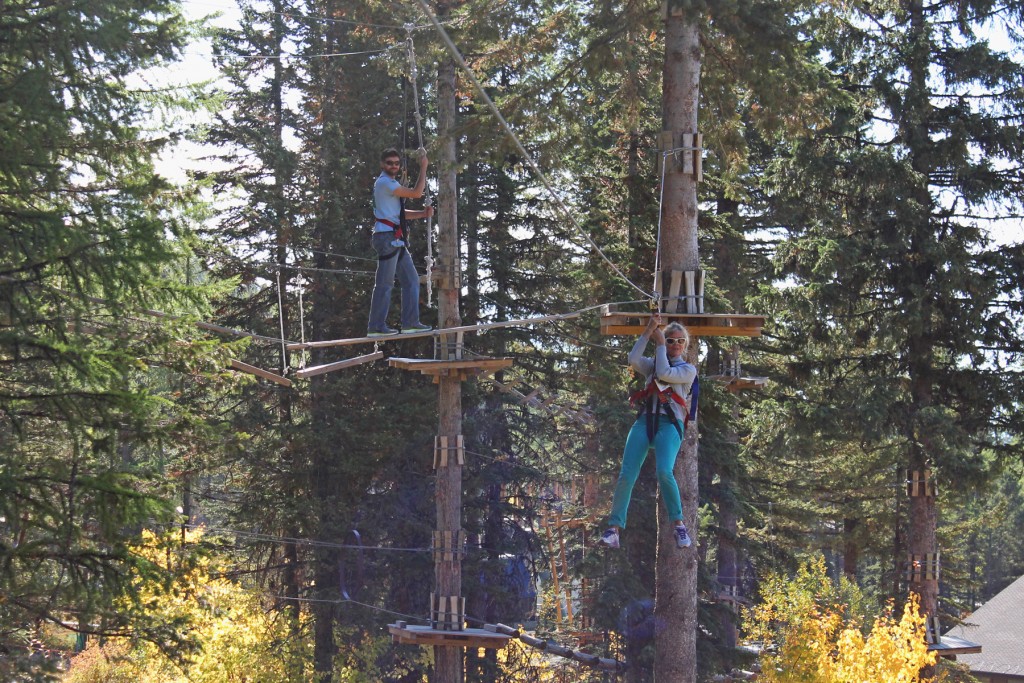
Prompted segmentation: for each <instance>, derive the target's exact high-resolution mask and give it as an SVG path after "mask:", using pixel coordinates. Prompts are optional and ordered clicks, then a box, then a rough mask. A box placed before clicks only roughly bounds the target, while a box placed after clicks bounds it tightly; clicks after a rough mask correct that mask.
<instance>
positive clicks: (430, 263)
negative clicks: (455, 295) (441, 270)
mask: <svg viewBox="0 0 1024 683" xmlns="http://www.w3.org/2000/svg"><path fill="white" fill-rule="evenodd" d="M415 28H416V27H415V26H413V25H412V24H406V25H405V31H406V43H407V45H408V53H409V80H410V81H411V82H412V102H413V107H412V116H413V119H414V120H415V121H416V144H417V146H418V147H419V149H420V150H423V149H424V148H423V126H422V121H423V117H422V116H421V115H420V96H419V85H418V82H419V72H418V70H417V69H416V48H415V46H414V45H413V42H412V32H413V30H414V29H415ZM428 206H430V195H429V194H427V187H426V184H424V186H423V207H424V208H426V207H428ZM432 222H433V221H432V220H431V217H430V216H427V256H426V259H424V260H425V263H426V267H427V306H431V305H433V304H432V302H433V298H434V283H433V277H432V274H433V271H434V247H433V244H434V239H433V237H434V235H433V228H432Z"/></svg>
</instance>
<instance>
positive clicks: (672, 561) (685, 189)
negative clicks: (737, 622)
mask: <svg viewBox="0 0 1024 683" xmlns="http://www.w3.org/2000/svg"><path fill="white" fill-rule="evenodd" d="M700 66H701V54H700V33H699V30H698V27H697V23H696V20H695V18H694V17H690V16H688V15H686V14H678V15H676V14H675V11H674V10H672V11H669V15H668V16H667V18H666V20H665V65H664V71H663V96H664V102H663V109H662V125H663V128H664V130H665V131H671V132H672V134H673V136H672V137H673V140H674V143H673V147H675V146H678V145H679V144H680V140H681V134H683V133H696V132H697V96H698V87H699V84H700ZM673 162H674V158H673V157H672V156H670V157H668V158H667V159H666V163H668V164H669V166H668V168H667V169H666V172H665V188H664V203H663V206H662V212H663V213H662V242H661V254H662V271H663V273H668V272H670V271H672V270H697V269H698V267H699V261H698V256H697V183H696V177H695V176H694V175H691V174H684V173H682V172H681V171H680V170H679V168H678V167H677V166H675V164H674V163H673ZM695 341H696V340H695ZM687 360H688V361H689V362H691V363H696V360H697V345H696V343H694V344H693V345H691V348H690V351H689V353H688V354H687ZM675 476H676V481H677V482H678V483H679V492H680V495H681V498H682V502H683V517H684V519H685V522H686V525H687V528H689V530H690V535H691V537H693V538H694V545H692V546H690V547H689V548H685V549H680V548H677V547H676V544H675V539H674V538H673V534H672V524H671V522H670V521H669V520H668V519H667V518H666V516H665V514H664V511H663V510H662V506H659V507H658V510H659V520H660V521H659V529H660V533H659V541H658V562H657V576H656V579H655V607H654V615H655V619H656V621H657V622H658V623H659V624H663V625H664V628H660V629H658V631H657V633H656V635H655V641H654V642H655V660H654V676H655V680H657V681H659V682H665V683H668V682H671V683H693V682H694V681H696V677H697V546H696V538H697V425H696V424H690V425H689V427H688V428H687V430H686V437H685V439H684V440H683V445H682V449H681V451H680V455H679V458H678V459H677V461H676V467H675Z"/></svg>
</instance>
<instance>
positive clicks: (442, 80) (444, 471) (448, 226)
mask: <svg viewBox="0 0 1024 683" xmlns="http://www.w3.org/2000/svg"><path fill="white" fill-rule="evenodd" d="M437 90H438V92H437V127H438V142H439V147H440V149H439V150H438V159H437V173H438V176H437V178H438V195H437V199H438V215H437V230H438V236H437V251H438V261H439V262H440V266H441V268H443V269H444V272H446V273H450V274H452V275H453V277H452V278H449V279H447V280H446V281H445V282H444V283H443V285H442V286H441V288H440V290H439V292H438V296H437V304H438V324H439V326H440V327H443V328H449V327H458V326H459V325H461V324H462V317H461V313H460V311H459V290H458V288H456V287H455V286H454V283H455V282H456V281H457V280H458V279H459V278H458V276H457V274H458V268H459V236H458V229H457V225H458V211H457V205H458V196H457V190H456V159H455V137H454V134H453V132H452V131H453V129H454V128H455V125H456V120H455V116H456V103H455V63H454V62H453V61H452V60H450V59H448V60H445V61H443V62H442V63H441V64H440V65H439V66H438V74H437ZM445 285H447V286H445ZM460 341H461V340H460ZM437 409H438V430H437V433H438V436H439V437H442V438H445V439H448V440H449V442H452V443H457V442H459V440H460V439H461V434H462V383H461V380H460V376H459V375H458V374H450V373H449V374H444V375H441V376H440V377H438V383H437ZM449 455H450V454H449ZM438 465H439V466H438V468H437V476H436V491H435V496H436V505H435V507H436V511H437V530H438V531H439V532H440V533H442V534H444V533H448V534H453V535H454V536H455V537H456V538H458V537H460V536H461V535H460V533H459V532H460V531H461V529H462V464H461V463H460V462H459V459H458V458H452V457H449V458H447V463H446V464H443V465H442V464H440V463H438ZM434 593H435V594H436V595H438V596H444V597H447V598H448V600H449V607H450V606H451V604H452V603H454V604H456V605H461V603H462V599H461V596H462V561H461V556H458V555H457V556H456V561H454V562H444V561H437V560H435V563H434ZM461 628H462V624H461V622H460V623H459V625H458V629H455V630H461ZM462 657H463V649H462V648H461V647H444V646H440V645H436V646H434V681H435V682H436V683H462V680H463V667H462Z"/></svg>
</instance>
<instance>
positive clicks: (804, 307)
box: [772, 1, 1024, 615]
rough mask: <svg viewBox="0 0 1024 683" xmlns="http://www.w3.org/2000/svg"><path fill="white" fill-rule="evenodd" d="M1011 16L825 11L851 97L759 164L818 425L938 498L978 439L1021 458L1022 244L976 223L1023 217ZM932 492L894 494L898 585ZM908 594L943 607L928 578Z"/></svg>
mask: <svg viewBox="0 0 1024 683" xmlns="http://www.w3.org/2000/svg"><path fill="white" fill-rule="evenodd" d="M1021 10H1022V7H1021V6H1020V5H1019V4H1018V3H991V2H983V3H975V2H958V3H954V4H952V5H932V6H925V5H924V4H923V3H920V2H916V1H912V2H901V3H884V4H872V5H870V6H869V5H856V6H854V7H853V8H852V12H851V13H850V14H848V15H845V14H844V15H839V16H837V19H836V21H835V22H834V23H833V24H832V25H831V26H830V27H826V28H827V29H828V30H826V31H825V32H823V33H822V34H821V35H822V36H823V38H822V40H823V44H824V45H827V46H828V50H829V53H830V55H831V61H830V62H829V63H828V67H829V68H830V69H831V70H832V71H834V72H835V73H836V74H837V75H838V76H839V77H840V78H841V79H843V81H844V82H845V83H846V87H847V88H848V90H849V91H850V92H851V93H854V94H856V100H855V102H854V104H853V106H850V107H848V108H847V110H846V113H847V116H846V117H845V119H837V120H836V121H834V125H833V126H830V127H829V128H826V129H823V130H822V131H821V134H819V136H817V137H816V138H814V139H811V140H807V141H806V142H805V143H803V144H801V145H799V146H794V147H793V148H792V151H791V155H790V158H789V159H788V160H787V161H780V163H779V164H778V166H777V167H776V169H775V170H773V172H772V175H773V178H774V180H773V184H774V185H775V186H776V187H777V188H778V190H779V191H778V192H777V193H776V198H775V200H774V202H773V203H774V205H775V207H777V210H778V211H780V214H779V215H780V218H781V222H782V223H783V224H785V225H787V238H788V239H787V241H786V242H785V243H784V244H782V245H781V248H780V249H779V252H778V256H779V263H780V264H782V265H783V266H784V269H785V270H784V271H783V272H784V274H785V276H788V277H792V278H795V280H796V282H798V283H799V285H800V286H799V287H796V288H792V289H790V290H788V291H786V292H784V294H783V296H784V299H785V301H786V306H787V308H789V310H790V311H791V317H790V319H789V320H787V321H785V323H784V326H783V328H782V329H783V330H785V332H784V336H785V338H786V339H787V342H789V343H792V344H793V346H792V348H793V349H803V350H804V351H805V352H807V351H808V350H812V349H813V353H811V354H809V358H808V360H807V361H805V362H802V363H800V364H798V365H797V364H793V365H791V366H790V367H791V368H793V369H794V370H797V371H799V372H800V373H801V375H802V376H803V377H804V378H805V379H807V380H811V379H813V380H814V381H815V383H819V382H822V381H824V382H827V383H829V384H830V385H831V386H828V384H826V385H823V387H822V391H823V392H826V393H827V395H828V398H829V402H828V403H827V404H821V405H822V407H825V406H826V405H828V406H831V410H830V415H828V414H826V415H823V416H822V417H826V418H827V419H828V420H829V421H830V422H831V424H828V423H825V422H822V421H818V422H817V424H818V425H820V427H821V428H824V429H827V430H829V431H830V432H832V433H834V434H835V435H836V436H839V437H840V440H845V441H848V442H851V443H850V445H851V446H852V447H854V448H856V449H857V450H859V451H861V452H862V453H863V454H864V455H865V456H867V457H868V458H870V459H872V460H874V464H873V465H872V469H873V470H874V471H875V472H881V471H884V470H886V469H888V471H889V472H893V474H891V475H890V476H892V477H893V478H894V479H898V480H900V481H902V480H903V478H904V477H903V475H904V474H905V472H906V471H907V470H919V471H920V470H924V469H931V470H932V472H933V476H937V477H938V479H939V481H940V497H941V496H942V495H943V494H942V493H941V491H942V489H943V488H947V487H948V488H959V487H962V486H972V485H976V484H978V483H980V482H981V481H983V480H984V478H985V476H986V472H985V469H986V468H985V466H984V462H985V457H983V456H982V453H983V452H989V451H988V449H989V448H990V447H991V449H992V450H991V452H992V453H994V454H996V457H997V458H1000V459H1002V458H1006V457H1017V455H1018V445H1017V442H1016V440H1015V439H1014V438H1013V437H1014V436H1015V435H1016V433H1017V429H1016V427H1015V426H1014V424H1013V423H1012V420H1007V419H1006V416H1007V415H1008V414H1010V413H1011V412H1012V411H1013V410H1014V406H1016V405H1019V401H1020V392H1021V385H1020V379H1019V375H1018V373H1017V372H1015V370H1014V368H1013V365H1012V363H1013V361H1012V359H1013V358H1015V357H1016V356H1017V354H1019V353H1020V350H1021V339H1020V332H1019V328H1018V327H1017V326H1016V325H1015V324H1014V322H1013V321H1014V320H1015V318H1016V316H1017V315H1019V311H1020V307H1021V296H1020V289H1019V286H1018V285H1017V284H1016V283H1015V282H1014V276H1013V275H1012V273H1014V272H1017V271H1018V269H1019V267H1020V259H1021V247H1020V245H1019V244H1009V245H1007V244H998V243H995V242H993V241H992V236H991V234H990V232H989V230H988V228H987V227H986V226H987V224H988V223H989V222H990V220H991V219H992V218H995V217H1000V216H1007V215H1011V216H1012V215H1016V214H1017V213H1019V211H1020V200H1019V198H1020V195H1019V187H1020V182H1021V179H1022V175H1021V171H1022V169H1021V166H1020V162H1019V154H1018V150H1019V148H1020V145H1021V143H1022V141H1024V139H1022V138H1021V134H1020V128H1019V126H1018V125H1017V120H1018V119H1019V117H1020V115H1021V104H1022V102H1021V99H1020V90H1019V85H1020V82H1021V78H1022V77H1024V73H1022V71H1021V68H1020V65H1019V62H1018V60H1014V59H1013V58H1012V57H1011V56H1010V55H1009V54H1007V53H1006V52H1003V51H1001V50H999V49H997V48H996V47H995V46H994V44H993V43H992V42H991V41H990V40H989V39H987V38H986V37H985V35H986V32H988V31H993V32H995V33H997V34H998V33H1001V32H1005V33H1006V35H1008V36H1013V35H1015V31H1016V29H1017V28H1019V26H1020V21H1021ZM837 169H838V172H837ZM805 405H807V404H806V403H805ZM844 429H853V430H854V431H852V432H849V433H850V434H851V435H853V437H854V438H852V439H843V438H842V431H843V430H844ZM895 472H899V474H898V475H897V474H895ZM858 476H859V475H858ZM897 491H898V495H902V494H901V491H902V489H898V490H897ZM935 501H936V499H935V498H932V497H923V496H922V497H913V498H910V502H909V503H904V502H902V501H900V500H899V499H897V501H895V504H896V505H898V506H899V507H900V508H902V509H904V510H906V513H907V521H906V525H907V528H906V529H905V530H904V529H897V534H898V535H897V539H898V540H897V543H896V549H895V554H896V557H892V558H891V562H892V567H893V569H892V570H891V571H890V572H889V574H888V575H889V578H890V580H891V581H892V584H893V587H894V588H895V586H896V584H897V582H898V580H899V579H898V577H899V573H902V570H903V569H904V568H905V567H906V565H907V562H908V560H909V558H908V557H907V555H904V553H907V554H909V555H914V556H922V555H924V554H926V553H935V552H937V551H939V544H938V542H937V537H936V529H937V526H938V522H939V520H938V516H937V507H936V502H935ZM943 554H945V553H943ZM908 588H909V589H910V590H912V591H914V592H917V593H919V594H920V595H921V606H922V610H923V611H924V612H926V613H927V614H929V615H935V614H937V613H938V609H939V605H938V590H937V589H938V583H937V582H936V581H934V580H932V579H923V580H922V579H921V578H920V577H917V578H915V579H914V580H912V581H911V582H910V583H909V585H908Z"/></svg>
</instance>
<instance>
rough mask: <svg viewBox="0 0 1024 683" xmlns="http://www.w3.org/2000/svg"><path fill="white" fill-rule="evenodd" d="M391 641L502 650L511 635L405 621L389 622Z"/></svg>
mask: <svg viewBox="0 0 1024 683" xmlns="http://www.w3.org/2000/svg"><path fill="white" fill-rule="evenodd" d="M388 631H390V632H391V641H392V642H394V643H402V644H403V645H421V646H423V647H433V646H435V645H440V646H442V647H483V648H487V649H488V650H500V649H502V648H503V647H505V646H506V645H508V641H510V640H512V637H511V636H507V635H505V634H503V633H494V632H493V631H486V630H484V629H482V628H466V629H463V630H461V631H439V630H436V629H432V628H430V627H429V626H410V625H408V624H405V623H404V622H401V621H400V622H398V623H395V624H388Z"/></svg>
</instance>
